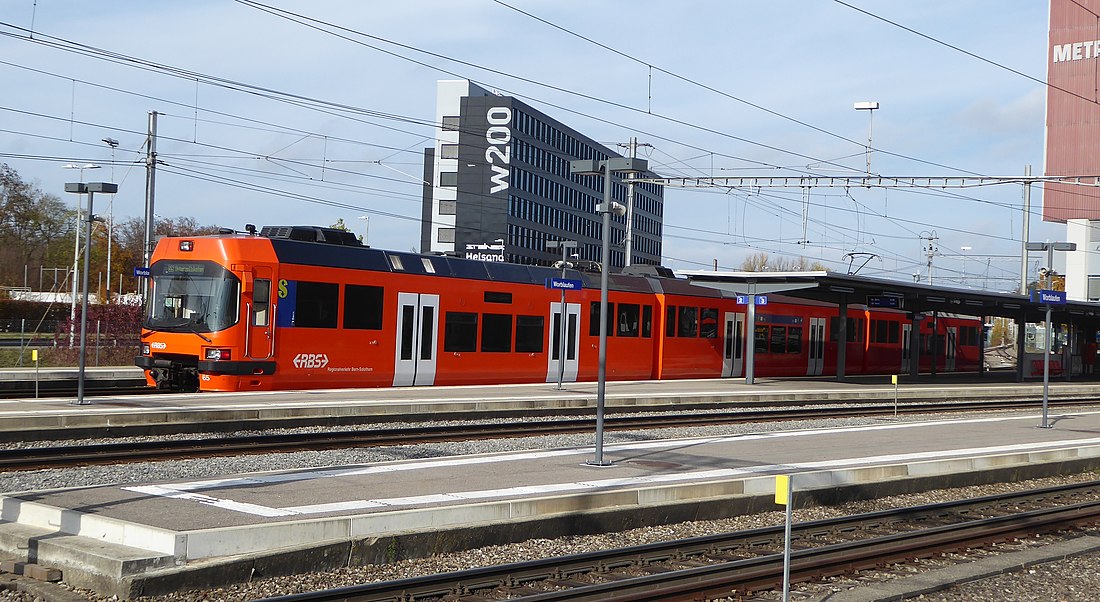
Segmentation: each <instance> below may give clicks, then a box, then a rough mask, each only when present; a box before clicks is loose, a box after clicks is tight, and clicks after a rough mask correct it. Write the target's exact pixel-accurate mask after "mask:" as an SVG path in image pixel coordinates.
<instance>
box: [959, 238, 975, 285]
mask: <svg viewBox="0 0 1100 602" xmlns="http://www.w3.org/2000/svg"><path fill="white" fill-rule="evenodd" d="M973 248H974V247H971V246H969V245H963V246H961V247H959V249H961V250H962V254H963V275H962V284H966V254H967V253H968V252H969V251H970V250H971V249H973Z"/></svg>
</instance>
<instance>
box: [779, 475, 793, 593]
mask: <svg viewBox="0 0 1100 602" xmlns="http://www.w3.org/2000/svg"><path fill="white" fill-rule="evenodd" d="M793 501H794V491H793V490H792V488H791V477H790V475H785V474H780V475H775V503H777V504H782V505H784V506H786V507H787V520H786V524H785V525H784V527H783V602H789V600H790V599H791V598H790V595H791V523H792V521H793V518H794V517H793V512H792V507H793V506H794V504H793V503H792V502H793Z"/></svg>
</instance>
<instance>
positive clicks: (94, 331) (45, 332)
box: [0, 319, 140, 367]
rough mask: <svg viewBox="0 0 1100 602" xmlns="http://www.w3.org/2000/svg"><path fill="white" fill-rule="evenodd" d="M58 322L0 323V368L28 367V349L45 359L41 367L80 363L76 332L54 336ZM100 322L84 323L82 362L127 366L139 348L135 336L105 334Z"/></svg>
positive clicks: (56, 333)
mask: <svg viewBox="0 0 1100 602" xmlns="http://www.w3.org/2000/svg"><path fill="white" fill-rule="evenodd" d="M59 323H60V322H59V321H58V320H43V321H38V320H26V319H21V320H0V350H3V353H0V367H2V366H8V367H13V366H14V367H22V366H27V365H30V363H31V359H30V358H31V353H30V350H31V349H38V350H39V351H40V355H45V356H47V357H45V358H44V360H45V361H44V364H45V365H51V366H76V365H77V364H78V363H79V359H80V349H79V346H80V332H79V329H78V330H77V332H76V333H75V334H74V336H72V337H69V336H68V333H63V334H62V333H59V332H58V325H59ZM104 330H105V324H104V323H103V321H102V320H93V321H90V322H89V323H88V332H87V337H86V344H85V348H86V351H85V355H86V357H85V362H86V363H87V364H89V365H93V366H99V365H129V364H132V363H133V356H134V355H136V353H137V349H138V347H139V346H140V336H139V334H140V333H138V332H129V333H105V332H103V331H104ZM70 338H71V344H70Z"/></svg>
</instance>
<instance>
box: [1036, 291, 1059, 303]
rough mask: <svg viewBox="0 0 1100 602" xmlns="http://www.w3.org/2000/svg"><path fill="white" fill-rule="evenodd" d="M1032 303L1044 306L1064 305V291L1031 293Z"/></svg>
mask: <svg viewBox="0 0 1100 602" xmlns="http://www.w3.org/2000/svg"><path fill="white" fill-rule="evenodd" d="M1031 302H1032V303H1044V304H1046V305H1065V304H1066V291H1047V290H1038V291H1031Z"/></svg>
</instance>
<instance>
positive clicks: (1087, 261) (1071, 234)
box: [1043, 219, 1100, 301]
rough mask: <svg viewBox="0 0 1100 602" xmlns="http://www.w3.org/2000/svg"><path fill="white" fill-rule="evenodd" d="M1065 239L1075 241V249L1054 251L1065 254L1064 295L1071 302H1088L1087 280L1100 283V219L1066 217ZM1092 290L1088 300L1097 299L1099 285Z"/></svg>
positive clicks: (1099, 294) (1099, 291)
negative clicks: (1094, 280)
mask: <svg viewBox="0 0 1100 602" xmlns="http://www.w3.org/2000/svg"><path fill="white" fill-rule="evenodd" d="M1066 241H1067V242H1072V243H1077V250H1076V251H1068V252H1058V251H1056V252H1055V255H1065V260H1066V270H1065V272H1064V273H1065V275H1066V297H1068V298H1069V299H1070V300H1071V301H1089V300H1090V299H1089V280H1090V279H1096V280H1097V281H1098V282H1100V221H1093V220H1087V219H1071V220H1066ZM1043 260H1044V261H1046V259H1045V258H1044V259H1043ZM1093 289H1094V290H1093V295H1092V297H1093V298H1092V299H1091V300H1092V301H1095V300H1097V299H1098V298H1100V290H1098V289H1100V286H1093Z"/></svg>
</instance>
